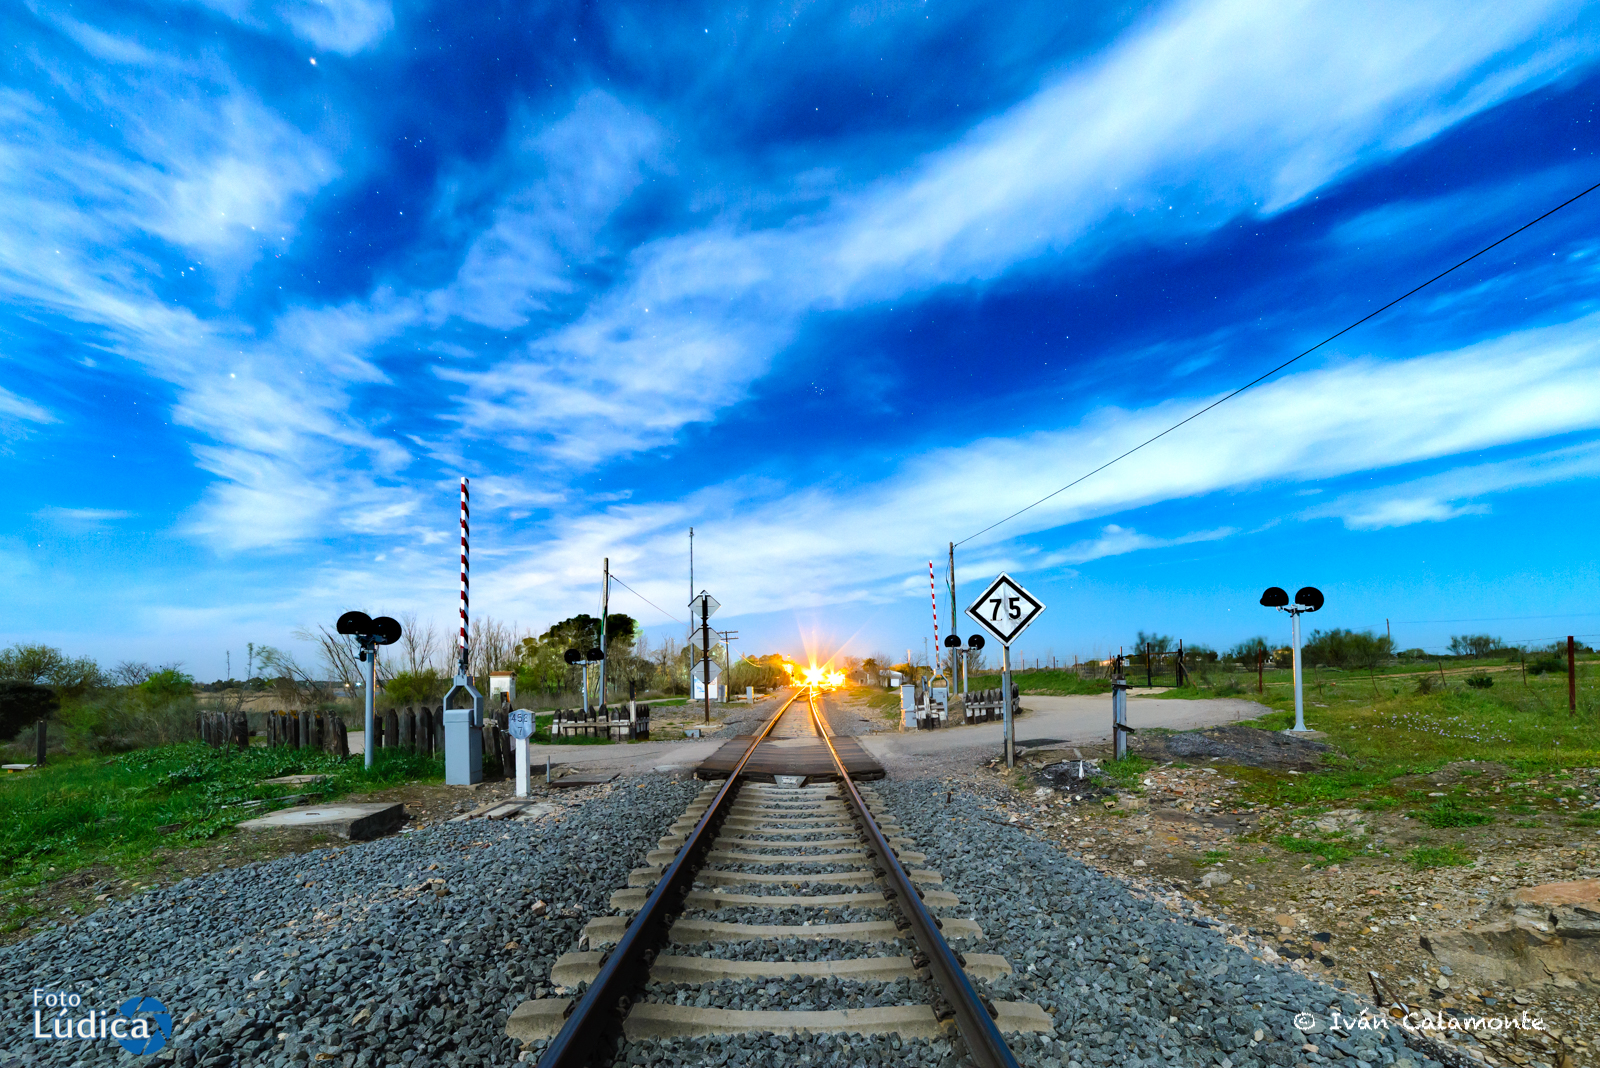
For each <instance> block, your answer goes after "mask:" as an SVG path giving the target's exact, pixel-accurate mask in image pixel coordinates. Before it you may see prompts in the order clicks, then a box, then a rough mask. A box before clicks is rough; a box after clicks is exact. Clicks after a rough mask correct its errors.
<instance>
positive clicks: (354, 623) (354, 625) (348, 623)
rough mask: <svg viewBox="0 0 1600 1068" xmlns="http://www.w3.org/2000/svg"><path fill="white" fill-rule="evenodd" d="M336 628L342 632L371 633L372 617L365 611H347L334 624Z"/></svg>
mask: <svg viewBox="0 0 1600 1068" xmlns="http://www.w3.org/2000/svg"><path fill="white" fill-rule="evenodd" d="M334 629H335V630H337V631H338V632H339V633H340V634H352V635H354V634H371V633H372V617H371V616H369V615H367V614H366V613H365V612H346V613H345V614H344V615H342V616H340V617H339V622H337V623H335V624H334Z"/></svg>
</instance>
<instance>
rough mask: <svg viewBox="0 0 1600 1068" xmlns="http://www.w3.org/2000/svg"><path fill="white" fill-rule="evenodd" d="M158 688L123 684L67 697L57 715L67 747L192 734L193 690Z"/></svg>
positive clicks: (159, 741) (128, 745) (121, 746)
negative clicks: (174, 693)
mask: <svg viewBox="0 0 1600 1068" xmlns="http://www.w3.org/2000/svg"><path fill="white" fill-rule="evenodd" d="M160 689H161V687H160V686H158V687H156V690H157V691H158V692H146V691H145V689H144V688H143V687H142V686H139V687H124V688H121V689H117V690H105V691H102V692H100V693H98V694H96V695H94V696H92V697H88V698H85V699H83V700H81V701H70V702H68V703H67V704H65V705H64V706H63V707H62V709H61V711H60V713H58V715H57V718H58V719H60V720H61V722H62V724H63V725H65V727H66V728H67V746H68V748H70V749H78V750H90V751H93V752H106V751H111V752H120V751H123V750H127V749H139V748H144V747H146V746H154V745H170V744H172V743H174V742H187V741H191V740H193V738H194V718H195V700H194V697H193V695H192V694H186V695H182V696H176V697H173V696H165V695H163V694H161V693H160V692H159V690H160Z"/></svg>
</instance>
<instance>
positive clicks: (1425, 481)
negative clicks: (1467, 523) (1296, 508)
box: [1303, 443, 1600, 530]
mask: <svg viewBox="0 0 1600 1068" xmlns="http://www.w3.org/2000/svg"><path fill="white" fill-rule="evenodd" d="M1596 476H1600V444H1594V443H1590V444H1585V445H1577V446H1572V447H1570V448H1565V449H1553V450H1549V451H1545V452H1540V453H1536V454H1535V455H1532V456H1524V457H1518V458H1517V459H1513V460H1502V461H1499V462H1496V463H1490V464H1467V465H1464V466H1461V467H1456V468H1453V469H1452V470H1450V471H1447V472H1444V473H1442V474H1437V475H1429V476H1428V477H1426V478H1417V479H1406V480H1404V481H1400V482H1396V483H1393V484H1391V485H1388V486H1384V487H1382V488H1380V489H1375V490H1367V491H1364V492H1361V493H1350V494H1345V495H1343V496H1341V497H1338V498H1336V499H1334V500H1331V501H1328V502H1327V503H1325V504H1321V505H1318V506H1317V507H1315V508H1312V509H1309V510H1307V511H1306V512H1305V513H1303V515H1304V516H1305V518H1308V519H1314V518H1323V517H1333V518H1338V519H1342V520H1344V525H1345V526H1347V527H1349V528H1350V529H1351V530H1377V529H1379V528H1381V527H1401V526H1409V525H1410V524H1412V523H1440V522H1444V521H1445V520H1448V519H1456V518H1458V517H1460V516H1464V515H1483V514H1486V513H1487V512H1488V511H1489V505H1488V503H1487V502H1485V501H1483V500H1482V499H1481V498H1484V497H1488V496H1491V495H1493V494H1497V493H1506V492H1509V491H1512V490H1520V489H1531V488H1533V487H1535V486H1547V485H1552V484H1554V483H1558V482H1574V481H1578V480H1580V479H1592V478H1594V477H1596Z"/></svg>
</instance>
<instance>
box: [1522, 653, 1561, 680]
mask: <svg viewBox="0 0 1600 1068" xmlns="http://www.w3.org/2000/svg"><path fill="white" fill-rule="evenodd" d="M1546 672H1559V673H1561V674H1563V675H1565V674H1566V673H1567V662H1566V661H1565V660H1562V659H1561V658H1559V657H1554V656H1541V657H1539V658H1538V659H1536V660H1530V661H1528V674H1530V675H1543V674H1545V673H1546Z"/></svg>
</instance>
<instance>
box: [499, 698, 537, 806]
mask: <svg viewBox="0 0 1600 1068" xmlns="http://www.w3.org/2000/svg"><path fill="white" fill-rule="evenodd" d="M508 719H509V720H510V722H509V723H507V725H506V730H507V732H508V733H509V734H510V735H511V737H512V738H514V739H516V742H517V746H516V749H517V796H518V797H527V796H528V739H529V738H531V737H533V712H532V711H531V710H530V709H526V708H513V709H512V710H511V715H510V716H509V717H508Z"/></svg>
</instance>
